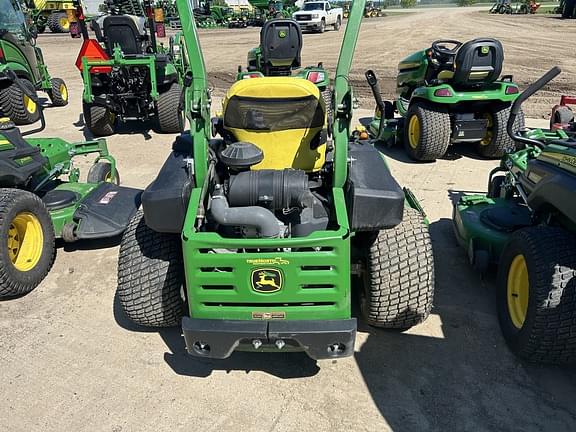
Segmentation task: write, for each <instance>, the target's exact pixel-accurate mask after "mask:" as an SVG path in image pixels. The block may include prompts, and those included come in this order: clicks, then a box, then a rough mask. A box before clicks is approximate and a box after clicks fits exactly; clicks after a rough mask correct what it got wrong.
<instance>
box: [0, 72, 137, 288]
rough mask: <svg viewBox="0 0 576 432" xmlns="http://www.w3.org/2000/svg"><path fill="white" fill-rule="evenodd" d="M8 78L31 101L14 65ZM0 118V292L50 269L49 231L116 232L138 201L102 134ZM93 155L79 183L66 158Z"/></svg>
mask: <svg viewBox="0 0 576 432" xmlns="http://www.w3.org/2000/svg"><path fill="white" fill-rule="evenodd" d="M8 77H9V78H10V79H12V80H13V82H14V84H15V85H18V86H20V88H21V90H22V92H24V93H27V96H28V97H29V98H30V99H31V100H32V101H33V102H35V103H38V101H37V99H36V96H35V95H34V94H33V92H32V91H30V90H29V89H28V88H27V87H26V84H25V83H26V82H25V81H24V80H22V79H19V78H17V77H16V75H15V74H14V73H13V72H10V73H8ZM39 110H40V120H41V122H42V123H41V126H40V127H39V128H37V129H34V130H29V131H26V132H21V131H20V130H19V129H18V128H16V126H15V125H14V123H13V122H12V121H10V120H9V119H7V118H5V119H0V298H4V297H12V296H17V295H22V294H25V293H27V292H29V291H31V290H33V289H34V288H35V287H36V286H37V285H38V284H39V283H40V282H41V281H42V280H43V279H44V277H45V276H46V274H47V273H48V271H49V270H50V268H51V266H52V263H53V261H54V256H55V244H54V239H55V238H61V239H63V240H64V241H66V242H74V241H76V240H83V239H86V240H88V239H95V238H105V237H113V236H117V235H119V234H121V233H122V232H123V231H124V229H125V228H126V224H127V223H128V221H129V220H130V218H131V217H132V215H133V214H134V212H136V210H137V208H138V206H139V204H140V194H141V191H140V190H138V189H131V188H126V187H120V186H118V185H119V182H120V178H119V176H118V171H117V169H116V161H115V160H114V158H113V157H112V156H111V155H110V154H109V153H108V148H107V146H106V141H104V140H103V139H100V140H95V141H85V142H79V143H69V142H67V141H64V140H62V139H59V138H29V139H24V137H25V136H27V135H30V134H32V133H36V132H40V131H42V130H43V129H44V126H45V122H44V116H43V114H42V108H39ZM90 154H93V155H95V156H96V157H95V160H94V163H93V165H92V166H91V168H90V170H89V172H88V176H87V180H86V182H80V180H79V179H80V170H79V169H78V168H77V167H75V166H74V162H73V160H74V159H75V158H76V157H79V156H87V155H90Z"/></svg>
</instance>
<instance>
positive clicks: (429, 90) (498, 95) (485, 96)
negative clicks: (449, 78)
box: [410, 81, 518, 104]
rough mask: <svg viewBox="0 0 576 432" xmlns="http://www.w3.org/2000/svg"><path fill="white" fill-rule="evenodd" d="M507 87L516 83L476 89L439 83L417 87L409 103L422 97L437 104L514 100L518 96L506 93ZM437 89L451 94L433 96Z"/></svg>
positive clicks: (497, 83)
mask: <svg viewBox="0 0 576 432" xmlns="http://www.w3.org/2000/svg"><path fill="white" fill-rule="evenodd" d="M507 87H514V88H517V86H516V84H512V83H507V82H506V83H505V82H499V81H497V82H495V83H493V84H492V85H491V86H490V88H488V89H482V90H478V91H456V90H454V88H453V87H452V86H450V85H449V84H441V85H438V86H430V87H418V88H417V89H415V90H414V92H413V93H412V97H411V101H410V102H411V103H412V102H413V101H414V100H415V99H424V100H428V101H431V102H434V103H438V104H457V103H461V102H480V101H490V100H493V101H501V102H514V101H515V100H516V98H517V97H518V93H516V94H506V88H507ZM439 89H447V90H450V92H451V93H452V95H453V96H443V97H440V96H435V95H434V92H436V91H437V90H439Z"/></svg>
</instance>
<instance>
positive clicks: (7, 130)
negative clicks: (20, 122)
mask: <svg viewBox="0 0 576 432" xmlns="http://www.w3.org/2000/svg"><path fill="white" fill-rule="evenodd" d="M2 141H4V144H5V142H6V141H7V142H8V143H10V144H11V145H12V146H13V148H12V149H9V150H0V187H14V186H22V185H24V184H26V183H27V182H28V181H29V180H30V178H31V177H32V176H33V175H34V174H36V173H37V172H39V171H41V170H42V167H43V166H44V165H45V164H46V162H47V160H46V158H45V157H44V156H42V154H41V153H40V149H39V148H38V147H35V146H33V145H30V144H28V142H26V140H25V139H24V138H23V137H22V134H21V133H20V129H18V128H16V127H14V125H13V123H11V122H10V124H9V125H4V126H3V129H2V127H0V143H2ZM23 160H27V161H28V162H26V163H24V164H23V163H18V162H16V161H23Z"/></svg>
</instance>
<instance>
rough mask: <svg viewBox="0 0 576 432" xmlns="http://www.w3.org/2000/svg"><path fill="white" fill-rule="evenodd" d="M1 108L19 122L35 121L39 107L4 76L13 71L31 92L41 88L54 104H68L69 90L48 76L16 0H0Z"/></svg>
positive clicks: (60, 82)
mask: <svg viewBox="0 0 576 432" xmlns="http://www.w3.org/2000/svg"><path fill="white" fill-rule="evenodd" d="M0 11H2V12H1V13H0V111H1V112H2V115H3V116H4V117H10V119H11V120H12V121H13V122H14V123H16V124H18V125H22V124H30V123H34V122H35V121H37V120H38V119H39V118H40V110H39V108H38V106H37V105H36V103H35V102H33V101H32V99H30V98H29V97H28V96H26V94H25V93H24V92H23V91H22V90H21V88H20V87H19V86H18V85H16V83H14V82H13V81H12V80H10V79H9V78H8V76H7V72H8V71H13V72H14V73H15V74H16V75H17V76H18V77H19V78H20V80H21V82H22V84H23V85H24V86H25V87H26V88H27V89H29V90H30V91H31V92H32V93H34V94H36V91H37V90H42V91H44V92H46V93H47V94H48V96H50V100H51V102H52V105H53V106H64V105H67V104H68V89H67V88H66V84H65V83H64V81H63V80H61V79H60V78H51V77H50V75H49V74H48V68H47V67H46V64H45V63H44V58H43V56H42V51H41V50H40V48H39V47H37V46H36V36H37V35H36V33H35V31H34V29H33V28H29V27H28V24H27V22H26V17H25V15H24V13H23V12H22V9H21V6H20V3H19V2H18V0H0Z"/></svg>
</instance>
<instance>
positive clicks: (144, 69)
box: [75, 0, 184, 136]
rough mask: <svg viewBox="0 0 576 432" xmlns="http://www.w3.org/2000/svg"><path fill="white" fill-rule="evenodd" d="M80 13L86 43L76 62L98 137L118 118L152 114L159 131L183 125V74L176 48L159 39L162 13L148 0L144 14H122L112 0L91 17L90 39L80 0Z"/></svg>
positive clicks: (176, 129)
mask: <svg viewBox="0 0 576 432" xmlns="http://www.w3.org/2000/svg"><path fill="white" fill-rule="evenodd" d="M75 1H76V3H77V10H76V18H77V20H78V24H79V29H80V32H81V34H82V36H83V37H84V43H83V44H82V48H81V50H80V53H79V55H78V59H77V61H76V66H77V67H78V69H79V70H80V72H81V74H82V80H83V82H84V91H83V94H82V101H83V112H84V119H85V122H86V125H87V126H88V129H90V131H91V132H92V133H93V134H94V135H95V136H106V135H111V134H113V133H114V132H115V130H116V126H117V123H118V121H122V122H127V121H132V120H134V121H147V120H151V119H154V120H156V123H157V129H158V130H159V132H164V133H178V132H181V131H182V130H183V127H184V116H183V114H182V107H181V99H182V98H181V96H182V79H183V77H182V76H181V75H180V74H179V72H178V69H177V67H176V65H175V64H174V55H173V52H172V50H168V49H167V48H165V47H164V46H163V45H159V44H157V41H156V36H157V33H160V35H164V31H165V28H164V17H163V13H162V11H161V10H160V9H158V8H156V9H154V8H153V7H152V6H151V3H150V1H148V0H145V1H144V2H143V10H144V11H145V15H146V16H145V17H144V16H133V15H127V14H122V13H118V12H121V10H120V9H118V8H117V7H115V4H114V2H109V3H108V6H109V14H108V15H104V16H102V17H100V18H99V19H98V20H95V21H92V22H91V27H92V29H93V30H94V33H95V34H96V40H94V39H90V38H89V35H88V30H87V27H86V23H85V20H84V15H83V12H82V8H81V6H80V4H79V2H78V0H75Z"/></svg>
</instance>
